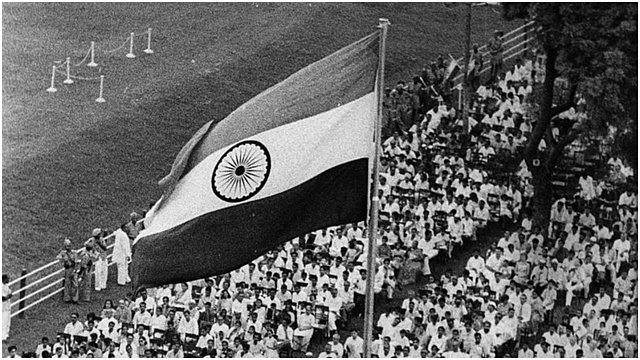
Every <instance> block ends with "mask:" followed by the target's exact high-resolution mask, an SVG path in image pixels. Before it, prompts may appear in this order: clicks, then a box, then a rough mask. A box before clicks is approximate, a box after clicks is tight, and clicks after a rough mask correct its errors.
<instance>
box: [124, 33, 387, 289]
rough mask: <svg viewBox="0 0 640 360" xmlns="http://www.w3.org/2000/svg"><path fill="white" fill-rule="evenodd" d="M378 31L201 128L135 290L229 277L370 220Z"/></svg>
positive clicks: (141, 262) (150, 230)
mask: <svg viewBox="0 0 640 360" xmlns="http://www.w3.org/2000/svg"><path fill="white" fill-rule="evenodd" d="M378 48H379V33H378V32H376V33H374V34H372V35H369V36H367V37H365V38H363V39H361V40H359V41H357V42H355V43H353V44H351V45H349V46H347V47H345V48H343V49H341V50H339V51H337V52H335V53H334V54H332V55H330V56H328V57H326V58H324V59H322V60H320V61H318V62H316V63H314V64H311V65H309V66H308V67H306V68H304V69H302V70H300V71H298V72H297V73H295V74H293V75H291V76H290V77H288V78H287V79H285V80H284V81H282V82H281V83H279V84H276V85H274V86H273V87H271V88H269V89H267V90H265V91H264V92H262V93H261V94H259V95H257V96H256V97H254V98H253V99H251V100H249V101H248V102H247V103H245V104H244V105H242V106H240V107H239V108H238V109H236V110H235V111H233V112H232V113H231V114H230V115H228V116H227V117H226V118H225V119H223V120H221V121H219V122H215V121H211V122H209V123H207V124H205V125H204V126H203V127H202V128H201V129H200V130H198V132H197V133H196V134H195V135H194V136H193V138H192V139H191V140H189V142H188V143H187V144H186V145H185V146H184V147H183V148H182V150H181V151H180V153H179V154H178V156H177V158H176V160H175V161H174V164H173V166H172V169H171V172H170V174H169V175H167V177H165V178H164V179H163V180H162V181H161V182H160V184H161V186H162V187H163V188H164V189H165V191H164V195H163V196H162V198H161V199H160V200H159V201H158V202H157V203H156V204H155V206H154V207H153V208H152V209H151V210H150V211H149V214H148V215H147V217H146V218H145V220H144V221H145V230H144V231H142V232H141V233H140V235H139V236H138V238H137V239H136V241H135V246H134V251H133V268H132V272H133V280H134V285H135V286H137V287H140V286H145V287H149V286H159V285H162V284H170V283H178V282H185V281H189V280H194V279H200V278H204V277H208V276H214V275H218V274H222V273H226V272H229V271H231V270H234V269H236V268H238V267H240V266H242V265H244V264H246V263H248V262H250V261H252V260H254V259H256V258H257V257H259V256H260V255H262V254H264V253H265V252H267V251H269V250H271V249H273V248H275V247H276V246H277V245H279V244H281V243H283V242H286V241H288V240H291V239H293V238H295V237H297V236H300V235H303V234H306V233H308V232H311V231H314V230H317V229H320V228H324V227H327V226H334V225H339V224H345V223H352V222H357V221H362V220H365V219H366V215H367V204H368V186H369V177H370V176H369V167H370V166H369V157H370V155H371V154H372V150H373V136H374V122H375V117H376V115H377V92H376V91H375V89H376V77H377V70H378V57H379V54H378V52H379V51H378Z"/></svg>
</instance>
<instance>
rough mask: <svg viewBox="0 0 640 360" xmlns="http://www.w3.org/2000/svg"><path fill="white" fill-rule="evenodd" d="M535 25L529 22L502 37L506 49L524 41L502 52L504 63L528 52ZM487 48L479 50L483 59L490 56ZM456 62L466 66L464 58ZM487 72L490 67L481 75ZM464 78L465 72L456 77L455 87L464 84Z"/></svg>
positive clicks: (483, 70) (485, 46)
mask: <svg viewBox="0 0 640 360" xmlns="http://www.w3.org/2000/svg"><path fill="white" fill-rule="evenodd" d="M533 25H534V22H533V21H529V22H527V23H526V24H524V25H522V26H520V27H518V28H515V29H513V30H511V31H509V32H508V33H506V34H505V35H503V36H502V40H503V41H504V42H503V43H502V45H503V47H506V46H507V45H509V44H511V43H514V42H516V41H518V40H520V39H522V41H519V42H517V43H516V44H515V45H513V46H511V47H509V48H507V49H506V50H503V52H502V54H503V56H504V58H503V61H506V60H509V59H512V58H513V57H515V56H518V55H520V54H522V53H523V52H524V51H526V50H527V45H528V44H529V42H531V41H532V39H533V36H531V32H532V31H533V30H534V28H533ZM487 48H488V46H487V45H483V46H481V47H479V48H478V52H480V53H481V54H482V57H483V58H484V57H486V56H488V55H489V51H488V50H486V49H487ZM456 61H457V62H458V64H461V65H464V64H463V62H464V57H462V58H460V59H456ZM486 71H489V68H488V67H484V69H482V70H481V71H480V74H482V73H485V72H486ZM463 78H464V71H461V72H460V73H459V74H458V75H456V76H455V77H454V78H453V83H454V86H456V85H458V84H460V83H462V81H463Z"/></svg>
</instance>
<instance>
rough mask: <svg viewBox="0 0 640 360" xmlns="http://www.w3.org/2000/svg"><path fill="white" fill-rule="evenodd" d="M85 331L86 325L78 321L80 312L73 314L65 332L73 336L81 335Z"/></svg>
mask: <svg viewBox="0 0 640 360" xmlns="http://www.w3.org/2000/svg"><path fill="white" fill-rule="evenodd" d="M83 331H84V325H83V324H82V322H80V321H78V313H76V312H74V313H72V314H71V322H70V323H68V324H67V325H66V326H65V327H64V333H65V334H69V335H71V336H76V335H81V334H82V332H83Z"/></svg>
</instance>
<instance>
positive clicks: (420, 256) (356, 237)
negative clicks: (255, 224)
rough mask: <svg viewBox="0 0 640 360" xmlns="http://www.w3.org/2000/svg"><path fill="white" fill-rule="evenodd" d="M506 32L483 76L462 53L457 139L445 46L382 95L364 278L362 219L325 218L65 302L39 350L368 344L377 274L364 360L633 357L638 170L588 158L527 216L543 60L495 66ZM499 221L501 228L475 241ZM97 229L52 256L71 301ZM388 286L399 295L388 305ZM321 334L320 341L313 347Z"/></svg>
mask: <svg viewBox="0 0 640 360" xmlns="http://www.w3.org/2000/svg"><path fill="white" fill-rule="evenodd" d="M500 36H501V34H500V33H497V34H496V37H495V38H494V39H493V40H492V42H491V44H490V47H489V49H490V53H489V55H490V67H491V71H490V75H489V78H488V80H487V81H485V82H482V81H481V78H480V74H481V73H482V69H483V66H484V64H483V59H482V56H481V55H480V53H479V51H478V49H477V47H474V50H473V53H472V62H471V63H472V64H474V66H473V68H472V69H470V73H469V74H470V75H469V77H468V78H469V82H470V85H471V86H472V88H473V92H474V94H475V95H474V97H473V99H470V101H469V106H470V109H471V112H470V119H469V121H468V128H467V130H468V132H469V137H468V138H465V137H464V136H463V135H462V134H463V133H465V131H464V126H465V125H466V124H465V122H463V121H462V119H461V116H460V114H459V113H458V111H457V110H455V109H454V107H453V100H454V99H453V97H454V96H453V93H452V89H453V87H452V84H451V81H450V78H449V74H447V72H446V68H447V66H446V63H445V62H444V61H443V60H442V59H439V60H438V61H436V62H433V63H431V64H430V65H429V66H427V67H425V69H423V71H422V73H421V74H420V75H419V76H416V77H415V78H414V79H413V81H412V82H411V83H410V84H409V85H407V84H405V83H404V82H398V84H397V86H396V87H395V88H393V89H387V90H386V92H385V97H384V106H385V111H384V114H385V119H386V122H387V126H386V128H387V129H389V134H388V137H387V138H386V139H384V142H383V144H382V151H381V154H382V157H381V170H380V177H379V194H378V195H379V197H380V199H381V210H380V214H379V216H380V219H379V228H378V229H376V235H377V236H376V237H377V248H376V258H375V261H376V264H375V268H376V271H375V273H374V274H367V263H366V262H367V260H366V254H367V244H368V242H367V229H366V227H365V226H364V224H362V223H359V224H349V225H346V226H336V227H331V228H327V229H321V230H318V231H316V232H313V233H310V234H306V235H305V236H302V237H300V238H297V239H294V240H292V241H290V242H287V243H286V244H284V245H281V246H278V247H277V248H276V249H274V250H273V251H270V252H269V253H267V254H265V255H263V256H261V257H260V258H259V259H256V260H255V261H253V262H251V263H249V264H247V265H246V266H244V267H242V268H240V269H237V270H235V271H233V272H231V273H229V274H225V275H222V276H217V277H212V278H207V279H201V280H198V281H192V282H189V283H183V284H174V285H165V286H163V287H160V288H149V289H144V290H143V291H141V292H140V293H139V294H137V295H134V294H129V295H128V296H127V297H126V298H125V299H121V300H118V301H117V302H112V301H107V302H105V304H104V306H103V308H102V309H96V310H97V311H94V312H91V313H88V314H86V317H85V318H80V315H79V314H77V313H74V314H71V319H70V322H69V323H68V324H67V325H66V326H65V328H64V329H63V331H61V332H60V333H59V334H58V336H57V337H56V338H55V339H52V340H51V341H50V340H49V339H48V338H46V337H45V338H43V339H42V342H41V344H38V346H37V348H36V350H35V352H34V353H33V355H35V356H37V357H116V358H118V357H168V358H171V357H291V356H294V355H297V356H300V355H301V354H306V355H308V356H311V355H318V356H319V357H361V356H362V355H363V339H362V337H361V334H360V333H359V332H358V330H357V328H356V327H355V326H354V325H355V324H356V323H357V322H358V321H361V318H362V317H363V314H364V308H365V306H364V304H365V294H366V290H367V289H366V279H367V276H373V277H374V292H375V294H376V295H375V306H376V309H381V310H382V313H381V315H380V316H379V317H378V318H377V319H376V325H377V326H376V331H375V334H374V338H375V341H374V342H373V344H372V349H373V351H372V354H373V355H374V356H375V357H382V358H391V357H507V356H518V357H609V356H611V357H632V356H633V357H637V266H638V264H637V194H636V190H635V188H633V187H631V185H630V184H629V182H627V178H632V175H633V174H632V173H631V171H630V169H629V168H627V167H626V166H625V165H624V163H623V162H622V161H620V160H619V159H612V160H611V161H610V162H609V163H610V166H611V171H609V172H605V173H604V174H596V172H592V171H591V170H585V171H584V173H583V174H582V175H581V176H580V178H579V179H575V184H576V189H575V191H573V190H572V191H571V193H570V196H567V197H560V196H559V197H557V198H556V199H554V202H555V203H554V205H553V209H552V211H551V214H550V219H551V220H550V222H549V227H548V228H545V229H543V228H541V227H540V226H533V225H532V224H533V221H532V214H531V199H532V197H533V186H532V185H531V172H530V171H529V170H528V168H527V165H526V162H525V161H522V156H521V154H522V148H523V146H524V145H525V144H526V141H527V137H528V136H530V134H531V131H532V129H533V126H535V121H534V119H532V118H531V117H530V116H531V115H530V114H529V113H528V111H527V98H528V96H529V95H530V94H531V93H532V91H533V90H532V84H534V83H535V82H539V80H540V77H541V76H543V74H542V71H541V68H540V66H539V63H538V62H537V61H536V59H530V60H526V61H522V60H518V61H516V65H515V66H514V67H512V68H510V69H508V71H506V72H503V70H502V58H501V46H502V45H501V40H500ZM567 118H570V119H571V120H572V121H581V118H582V116H581V115H580V113H579V112H576V110H575V109H573V110H572V111H568V112H566V113H563V114H561V115H560V116H559V117H558V119H557V121H556V124H560V123H561V122H562V121H563V120H564V119H567ZM559 132H560V130H559V129H558V126H554V129H553V131H552V133H553V136H557V135H558V134H559ZM540 146H541V147H544V146H545V144H544V143H542V144H541V145H540ZM571 151H572V152H579V151H580V150H579V149H571ZM562 195H563V196H564V195H565V194H562ZM137 220H139V218H138V217H137V215H135V214H132V219H131V222H130V223H128V224H124V225H123V226H122V227H121V228H120V229H119V230H118V231H117V232H116V234H115V243H116V245H115V249H114V254H113V261H114V262H116V263H117V264H118V283H119V284H121V285H124V284H126V283H127V282H128V281H129V280H130V279H129V278H128V269H127V264H128V262H129V261H130V255H131V249H130V239H132V238H135V236H136V234H137V231H139V230H140V228H139V227H138V226H137V225H136V224H137ZM492 229H493V230H492ZM495 229H501V230H500V231H502V234H503V235H502V236H501V237H500V239H499V240H498V241H497V242H495V243H491V244H490V246H489V248H488V249H487V250H481V245H482V244H484V243H486V242H487V241H489V240H488V235H489V233H491V232H492V231H494V230H495ZM92 235H93V236H92V238H91V239H89V240H88V241H87V242H86V244H85V249H84V250H83V251H81V252H79V253H75V252H74V251H71V250H70V249H71V248H70V242H66V243H65V250H63V251H62V252H61V254H60V256H59V257H58V258H59V259H60V261H61V262H62V263H63V265H64V268H65V291H64V294H65V301H70V302H77V301H89V300H90V293H91V288H92V283H91V276H90V274H91V269H92V266H93V267H94V268H95V274H96V275H95V283H94V288H95V290H96V291H100V290H102V289H104V288H105V287H106V272H105V271H106V270H103V269H106V266H107V256H106V250H107V245H106V242H105V240H104V237H103V232H102V231H101V230H100V229H96V230H94V232H93V234H92ZM463 245H464V246H465V247H466V246H472V247H474V248H476V250H475V251H474V254H473V256H472V257H471V258H469V259H468V261H467V262H466V267H465V268H464V269H462V268H461V269H458V270H457V271H454V270H450V269H449V270H447V271H445V273H444V274H443V275H441V276H439V277H438V278H436V277H435V276H434V274H433V272H432V268H431V262H432V261H433V259H434V258H435V257H437V256H441V257H446V258H454V257H455V253H456V252H457V251H459V249H460V247H461V246H463ZM116 249H117V251H118V252H117V255H116ZM398 294H403V300H402V302H401V306H392V304H394V303H395V302H396V301H395V300H396V299H397V298H398ZM405 295H406V296H405ZM4 296H5V295H4V292H3V301H4ZM3 305H4V302H3ZM318 342H321V343H323V345H324V346H323V347H322V352H320V354H312V353H310V352H309V350H310V344H316V343H318ZM13 350H15V349H13Z"/></svg>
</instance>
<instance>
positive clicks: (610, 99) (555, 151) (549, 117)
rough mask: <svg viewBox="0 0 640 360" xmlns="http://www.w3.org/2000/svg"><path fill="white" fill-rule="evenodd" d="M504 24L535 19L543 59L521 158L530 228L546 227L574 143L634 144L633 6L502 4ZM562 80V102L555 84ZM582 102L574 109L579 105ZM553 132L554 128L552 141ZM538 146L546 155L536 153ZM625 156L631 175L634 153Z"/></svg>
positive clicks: (635, 31)
mask: <svg viewBox="0 0 640 360" xmlns="http://www.w3.org/2000/svg"><path fill="white" fill-rule="evenodd" d="M502 14H503V17H504V18H505V19H507V20H514V19H527V20H534V21H535V27H536V30H535V34H534V38H535V42H536V44H537V47H538V49H539V50H540V51H541V52H542V53H543V54H544V55H546V61H545V64H544V75H545V76H544V80H543V81H542V83H540V84H536V85H535V86H534V96H533V99H534V100H533V101H534V102H535V104H534V107H533V108H534V109H535V110H534V113H533V117H534V120H537V122H536V125H535V128H534V129H533V131H532V134H531V137H530V139H528V143H527V144H526V147H525V151H524V159H525V161H526V163H527V166H528V168H529V170H530V171H531V173H532V184H533V186H534V198H533V204H532V205H533V222H534V225H540V226H541V227H542V228H543V229H545V231H546V228H547V224H548V223H549V217H550V211H551V206H552V202H553V197H552V196H553V194H552V192H551V191H549V190H550V189H552V186H551V180H552V176H553V174H554V171H555V170H556V167H557V165H558V164H559V162H560V160H561V159H562V157H563V155H564V154H565V150H566V149H567V147H568V146H569V145H570V144H571V143H573V142H574V141H576V140H587V139H590V138H594V137H597V136H606V135H610V133H611V129H612V128H615V129H617V131H616V132H615V133H616V135H615V136H616V139H620V140H624V141H625V143H626V144H629V143H633V142H634V139H635V144H636V146H637V137H638V130H637V129H638V127H637V115H638V111H637V103H638V97H637V93H638V75H637V74H638V68H637V63H638V53H637V48H638V42H637V39H638V28H637V25H638V5H637V3H503V5H502ZM558 79H562V81H563V82H566V84H567V87H566V89H567V90H566V93H565V94H564V95H565V96H560V97H562V98H563V102H562V103H554V99H556V98H558V97H559V95H562V94H558V87H557V86H556V81H557V80H558ZM579 104H580V107H578V105H579ZM571 108H575V109H578V108H580V109H581V110H580V111H582V112H583V113H584V115H585V118H584V119H583V120H581V121H577V122H575V123H571V124H569V126H559V121H557V117H558V115H560V114H562V113H563V112H564V111H567V110H570V109H571ZM552 127H559V129H560V135H559V136H558V137H557V138H554V136H553V135H552ZM542 140H544V142H545V143H546V145H547V147H546V150H544V151H540V150H539V145H540V143H541V141H542ZM636 146H633V148H632V149H628V148H627V151H626V155H627V156H626V157H627V159H628V160H631V161H634V162H633V164H634V165H633V166H634V170H636V171H637V165H636V161H637V152H636V150H637V148H636Z"/></svg>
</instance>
